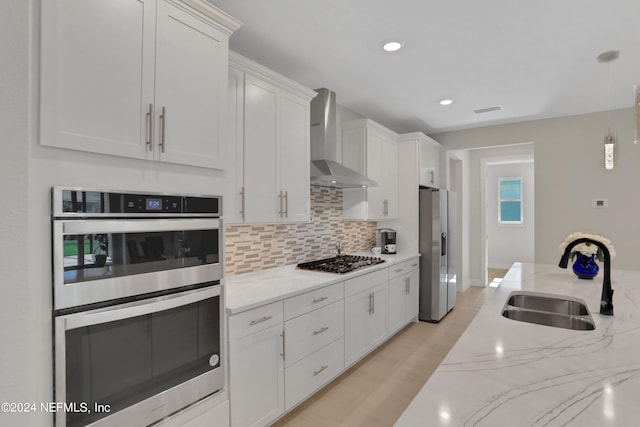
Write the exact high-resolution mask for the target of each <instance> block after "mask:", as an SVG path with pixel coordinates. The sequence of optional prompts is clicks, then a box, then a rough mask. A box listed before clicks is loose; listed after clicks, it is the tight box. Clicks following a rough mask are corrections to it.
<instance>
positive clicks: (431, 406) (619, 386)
mask: <svg viewBox="0 0 640 427" xmlns="http://www.w3.org/2000/svg"><path fill="white" fill-rule="evenodd" d="M601 270H602V269H601ZM602 274H603V273H602V271H601V272H600V274H599V275H598V276H597V277H596V278H595V279H594V280H593V281H590V280H580V279H578V278H576V277H575V275H574V274H573V273H572V271H571V266H569V268H568V269H566V270H563V269H561V268H559V267H557V266H553V265H533V264H519V263H517V264H514V266H513V267H512V268H511V269H510V270H509V273H508V274H507V275H506V277H505V278H504V280H503V281H502V283H501V284H500V286H499V287H498V288H496V289H495V291H494V293H493V295H492V296H491V297H490V298H489V300H488V301H487V303H486V304H485V305H484V306H483V307H482V308H481V309H480V311H479V312H478V314H477V316H476V317H475V319H474V320H473V321H472V322H471V324H470V325H469V327H468V328H467V330H466V331H465V332H464V334H463V335H462V336H461V337H460V339H459V340H458V342H457V343H456V345H455V346H454V347H453V348H452V349H451V351H450V352H449V354H448V355H447V357H446V358H445V359H444V360H443V362H442V364H441V365H440V366H439V367H438V368H437V370H436V371H435V372H434V373H433V375H432V376H431V378H430V379H429V381H428V382H427V383H426V384H425V385H424V387H423V388H422V390H421V391H420V392H419V393H418V395H417V396H416V397H415V399H414V400H413V402H412V403H411V404H410V405H409V407H408V408H407V409H406V411H405V412H404V414H403V415H402V416H401V417H400V419H399V420H398V422H397V423H396V424H395V425H396V426H397V427H404V426H411V427H417V426H455V427H458V426H491V427H495V426H581V427H584V426H598V427H601V426H616V427H618V426H636V425H639V423H640V398H639V392H640V310H639V304H640V272H637V271H629V270H613V271H612V273H611V279H612V288H613V289H614V291H615V292H614V295H613V305H614V316H602V315H600V314H599V307H600V294H601V290H602ZM515 290H528V291H537V292H545V293H552V294H560V295H570V296H573V297H577V298H581V299H583V300H584V301H585V302H586V304H587V306H588V308H589V310H590V311H591V316H592V317H593V320H594V322H595V325H596V329H595V330H593V331H574V330H568V329H561V328H554V327H550V326H543V325H536V324H530V323H525V322H519V321H515V320H511V319H507V318H504V317H502V316H501V311H502V306H503V305H504V303H505V301H506V299H507V296H508V295H509V294H510V293H511V292H512V291H515ZM454 310H455V309H454Z"/></svg>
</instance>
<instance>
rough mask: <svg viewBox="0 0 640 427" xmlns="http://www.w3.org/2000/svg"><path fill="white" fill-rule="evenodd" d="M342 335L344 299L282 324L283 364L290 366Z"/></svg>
mask: <svg viewBox="0 0 640 427" xmlns="http://www.w3.org/2000/svg"><path fill="white" fill-rule="evenodd" d="M343 335H344V300H340V301H338V302H335V303H333V304H331V305H328V306H326V307H323V308H321V309H319V310H314V311H312V312H311V313H308V314H305V315H304V316H300V317H296V318H295V319H293V320H289V321H288V322H285V324H284V337H285V338H284V340H285V351H286V353H285V366H290V365H292V364H294V363H296V362H297V361H299V360H300V359H302V358H304V357H306V356H308V355H309V354H311V353H313V352H314V351H316V350H318V349H320V348H322V347H324V346H325V345H327V344H329V343H330V342H332V341H334V340H335V339H336V338H339V337H341V336H343Z"/></svg>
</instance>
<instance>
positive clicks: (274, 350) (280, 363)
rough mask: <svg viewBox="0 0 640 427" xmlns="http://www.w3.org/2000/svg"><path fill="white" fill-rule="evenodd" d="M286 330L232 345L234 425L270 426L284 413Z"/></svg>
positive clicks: (279, 328)
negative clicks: (284, 344)
mask: <svg viewBox="0 0 640 427" xmlns="http://www.w3.org/2000/svg"><path fill="white" fill-rule="evenodd" d="M282 340H283V337H282V326H281V325H280V326H273V327H271V328H268V329H265V330H263V331H260V332H256V333H255V334H251V335H249V336H247V337H244V338H240V339H238V340H236V341H231V343H230V345H229V360H230V370H229V376H230V381H229V382H230V386H229V392H230V394H231V425H232V426H266V425H269V424H270V422H271V421H273V420H275V419H276V418H278V417H279V416H280V415H281V414H282V413H284V360H283V357H282V350H283V342H282Z"/></svg>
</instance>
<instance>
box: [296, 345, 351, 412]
mask: <svg viewBox="0 0 640 427" xmlns="http://www.w3.org/2000/svg"><path fill="white" fill-rule="evenodd" d="M343 370H344V338H343V337H340V338H339V339H337V340H335V341H333V342H332V343H331V344H329V345H327V346H325V347H323V348H321V349H320V350H318V351H316V352H315V353H313V354H311V355H310V356H308V357H306V358H304V359H302V360H301V361H299V362H298V363H295V364H293V365H291V366H289V367H288V368H286V370H285V379H286V382H285V397H286V401H285V405H286V409H287V410H289V409H291V408H293V407H294V406H296V405H297V404H298V403H299V402H301V401H302V400H304V399H305V398H306V397H307V396H309V395H310V394H311V393H313V392H314V391H316V390H318V389H319V388H320V387H322V386H323V385H325V384H327V383H328V382H329V381H331V380H332V379H334V378H335V377H337V376H338V375H340V374H341V373H342V371H343Z"/></svg>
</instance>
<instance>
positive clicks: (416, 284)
mask: <svg viewBox="0 0 640 427" xmlns="http://www.w3.org/2000/svg"><path fill="white" fill-rule="evenodd" d="M419 289H420V270H419V269H415V270H412V271H411V272H409V293H408V294H407V295H406V302H405V312H406V321H407V322H410V321H412V320H413V319H414V318H415V317H416V316H418V303H419V301H420V300H419V298H418V292H419Z"/></svg>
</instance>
